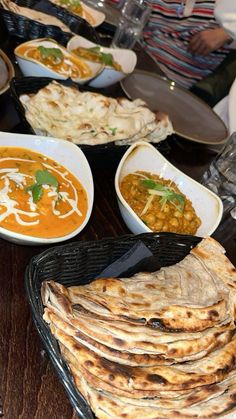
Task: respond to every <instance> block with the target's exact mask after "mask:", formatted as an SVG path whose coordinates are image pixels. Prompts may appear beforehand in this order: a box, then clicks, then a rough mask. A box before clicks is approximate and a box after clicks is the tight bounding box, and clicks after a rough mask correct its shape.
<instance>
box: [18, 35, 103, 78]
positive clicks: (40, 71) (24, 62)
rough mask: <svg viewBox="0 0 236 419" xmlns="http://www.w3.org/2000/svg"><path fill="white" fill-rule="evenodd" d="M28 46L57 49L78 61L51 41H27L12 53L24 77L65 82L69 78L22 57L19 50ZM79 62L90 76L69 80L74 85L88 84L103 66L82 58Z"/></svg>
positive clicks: (43, 39)
mask: <svg viewBox="0 0 236 419" xmlns="http://www.w3.org/2000/svg"><path fill="white" fill-rule="evenodd" d="M28 45H29V46H32V45H33V46H36V47H39V46H44V47H46V48H58V49H60V50H61V51H62V52H63V54H64V55H65V57H70V56H71V55H72V56H73V57H74V58H75V57H76V59H78V57H77V56H75V55H74V54H71V53H70V52H69V51H68V50H67V49H66V48H64V47H63V46H62V45H60V44H58V43H57V42H56V41H54V40H53V39H47V38H41V39H34V40H32V41H27V42H24V43H23V44H20V45H18V46H17V47H16V48H15V51H14V53H15V56H16V59H17V62H18V64H19V67H20V69H21V71H22V73H23V74H24V76H29V77H30V76H35V77H52V78H55V79H58V80H66V79H68V78H69V77H70V76H69V75H68V76H67V75H62V74H59V73H58V72H56V71H54V70H52V69H50V68H49V67H47V66H46V65H45V64H43V63H41V62H39V61H37V60H35V59H33V58H28V57H25V56H24V55H22V54H21V52H20V50H21V48H22V47H24V46H28ZM79 61H83V62H84V63H85V64H86V65H87V66H88V67H89V68H90V70H91V72H92V75H91V76H89V77H84V78H80V77H79V78H71V79H72V80H73V81H74V82H76V83H80V84H84V83H86V82H88V81H89V80H91V79H92V78H93V77H96V76H97V75H98V74H99V73H100V72H101V71H102V70H103V68H104V65H102V64H100V63H93V62H91V61H87V60H84V59H82V58H80V59H79Z"/></svg>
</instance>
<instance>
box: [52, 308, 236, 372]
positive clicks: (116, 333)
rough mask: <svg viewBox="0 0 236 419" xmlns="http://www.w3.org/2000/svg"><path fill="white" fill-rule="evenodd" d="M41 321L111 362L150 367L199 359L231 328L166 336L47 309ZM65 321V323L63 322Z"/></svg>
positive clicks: (223, 341)
mask: <svg viewBox="0 0 236 419" xmlns="http://www.w3.org/2000/svg"><path fill="white" fill-rule="evenodd" d="M44 320H46V321H47V322H48V323H53V324H54V325H55V326H56V327H57V328H59V329H62V330H64V331H65V332H66V333H67V334H68V335H69V336H72V337H74V338H75V339H76V340H77V341H78V342H80V343H82V344H83V345H85V346H87V347H88V348H89V349H91V350H93V351H95V352H96V353H97V354H98V355H100V356H104V357H105V358H107V359H109V360H111V361H118V362H120V363H126V364H127V365H132V366H135V365H139V366H151V365H162V364H174V363H176V362H185V361H189V360H195V359H200V358H202V357H203V356H205V355H206V354H207V353H209V352H211V351H213V350H215V349H217V348H220V347H221V346H223V345H225V344H226V343H227V342H229V341H230V339H231V338H232V336H233V334H234V325H233V324H231V323H230V324H225V325H221V326H219V327H216V328H209V329H207V330H205V331H204V332H199V333H165V332H160V331H159V330H155V329H154V330H153V329H151V328H148V327H145V326H138V325H135V324H130V325H129V324H128V323H127V322H125V323H124V322H106V321H102V320H98V319H91V318H89V317H86V316H83V315H82V314H80V315H79V316H78V317H77V318H74V317H73V316H71V317H70V316H68V317H67V318H66V319H65V318H64V319H63V316H62V317H61V316H58V314H56V313H54V312H53V311H51V310H49V309H46V310H45V312H44ZM65 320H66V321H65Z"/></svg>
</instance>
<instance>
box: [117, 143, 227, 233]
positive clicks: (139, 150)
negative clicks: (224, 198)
mask: <svg viewBox="0 0 236 419" xmlns="http://www.w3.org/2000/svg"><path fill="white" fill-rule="evenodd" d="M137 170H142V171H146V172H150V173H154V174H157V175H159V176H161V177H163V178H164V179H170V180H173V181H174V182H175V183H176V185H177V186H178V188H179V189H180V191H181V192H183V193H184V194H185V195H186V196H187V198H188V199H190V200H191V201H192V204H193V207H194V209H195V211H196V213H197V215H198V217H200V219H201V225H200V227H199V228H198V230H197V232H196V236H199V237H205V236H210V235H211V234H212V233H213V232H214V231H215V229H216V228H217V226H218V225H219V223H220V220H221V218H222V214H223V204H222V202H221V200H220V198H219V197H218V196H217V195H215V194H214V193H213V192H211V191H210V190H209V189H207V188H205V187H204V186H202V185H201V184H200V183H198V182H196V181H195V180H193V179H192V178H190V177H189V176H187V175H185V174H184V173H183V172H181V170H179V169H177V168H176V167H175V166H173V165H172V164H171V163H170V162H169V161H168V160H167V159H165V157H163V156H162V154H161V153H159V151H157V150H156V149H155V147H153V146H152V145H151V144H149V143H146V142H144V141H139V142H137V143H135V144H133V145H132V146H131V147H130V148H129V149H128V150H127V151H126V153H125V154H124V156H123V157H122V159H121V161H120V163H119V166H118V168H117V171H116V176H115V189H116V194H117V199H118V205H119V208H120V212H121V215H122V217H123V219H124V222H125V223H126V225H127V227H128V228H129V229H130V230H131V231H132V233H134V234H139V233H146V232H151V231H152V230H150V229H149V228H148V227H147V226H146V224H144V223H143V222H142V220H141V219H140V218H139V217H138V215H137V214H136V213H135V212H134V211H133V210H132V208H131V207H130V206H129V205H128V203H127V202H126V200H125V199H124V198H123V196H122V194H121V192H120V183H121V181H122V179H123V178H124V177H125V176H126V175H128V174H129V173H134V172H136V171H137Z"/></svg>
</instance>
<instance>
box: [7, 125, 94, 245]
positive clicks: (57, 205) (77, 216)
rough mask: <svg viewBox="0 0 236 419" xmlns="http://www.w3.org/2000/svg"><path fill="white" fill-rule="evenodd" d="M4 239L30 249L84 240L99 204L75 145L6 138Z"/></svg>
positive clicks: (30, 137) (18, 136)
mask: <svg viewBox="0 0 236 419" xmlns="http://www.w3.org/2000/svg"><path fill="white" fill-rule="evenodd" d="M0 196H1V199H0V237H2V238H4V239H6V240H9V241H12V242H15V243H18V244H25V245H36V244H50V243H57V242H61V241H64V240H68V239H70V238H72V237H75V236H76V235H78V234H79V233H80V232H81V231H82V230H83V228H84V227H85V226H86V224H87V223H88V221H89V218H90V215H91V211H92V207H93V199H94V188H93V178H92V173H91V170H90V167H89V164H88V162H87V159H86V157H85V156H84V154H83V152H82V151H81V150H80V149H79V148H78V147H77V146H75V145H74V144H72V143H70V142H68V141H64V140H58V139H55V138H50V137H40V136H35V135H23V134H9V133H5V132H0Z"/></svg>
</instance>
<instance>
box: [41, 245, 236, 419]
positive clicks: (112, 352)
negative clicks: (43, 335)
mask: <svg viewBox="0 0 236 419" xmlns="http://www.w3.org/2000/svg"><path fill="white" fill-rule="evenodd" d="M170 251H171V249H170ZM235 284H236V270H235V268H234V267H233V265H232V264H231V262H230V261H229V260H228V259H227V257H226V256H225V251H224V248H223V247H222V246H221V245H220V244H219V243H218V242H216V241H215V240H214V239H212V238H206V239H203V240H202V241H201V242H200V243H199V244H198V245H197V246H196V247H195V248H194V249H192V250H191V251H190V254H189V255H187V256H186V257H185V258H184V259H183V260H182V261H180V262H179V263H177V264H175V265H172V266H169V267H165V268H162V269H161V270H160V271H156V272H153V273H147V272H141V273H138V274H136V275H134V276H133V277H131V278H119V279H115V278H107V279H97V280H94V281H93V282H91V283H89V284H87V285H75V286H70V287H67V288H66V287H64V286H63V285H61V284H59V283H56V282H54V281H45V282H44V283H43V284H42V290H41V292H42V299H43V303H44V306H45V309H44V315H43V317H44V320H45V321H46V322H47V323H48V324H49V325H50V330H51V332H52V334H53V335H54V336H55V337H56V339H57V340H58V343H59V346H60V350H61V354H62V356H63V358H64V359H65V361H66V362H67V364H68V365H69V368H70V372H71V374H72V376H73V378H74V382H75V385H76V386H77V388H78V390H79V391H80V392H81V393H82V395H83V396H84V397H85V399H86V400H87V401H88V403H89V405H90V407H91V408H92V410H93V411H94V413H95V415H96V417H98V418H105V417H117V418H121V417H123V416H124V414H125V417H126V418H127V419H134V418H136V417H144V418H147V419H156V418H160V419H161V418H180V417H181V418H189V419H190V418H195V417H198V418H206V417H212V418H213V417H216V416H218V415H221V414H224V413H226V412H227V413H228V411H230V410H232V409H233V408H235V407H236V371H235V350H236V328H235V312H236V310H235V308H236V307H235V306H236V298H235V297H236V285H235Z"/></svg>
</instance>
